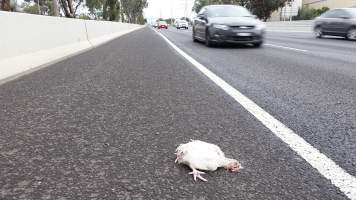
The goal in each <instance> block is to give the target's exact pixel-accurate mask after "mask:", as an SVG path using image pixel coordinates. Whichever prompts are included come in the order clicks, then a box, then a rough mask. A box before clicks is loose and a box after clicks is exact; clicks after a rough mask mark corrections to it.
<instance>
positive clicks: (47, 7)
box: [21, 0, 54, 15]
mask: <svg viewBox="0 0 356 200" xmlns="http://www.w3.org/2000/svg"><path fill="white" fill-rule="evenodd" d="M21 7H22V8H23V11H24V12H25V13H30V14H40V15H53V12H54V10H53V0H25V1H24V2H23V4H22V5H21Z"/></svg>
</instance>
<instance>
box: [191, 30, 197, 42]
mask: <svg viewBox="0 0 356 200" xmlns="http://www.w3.org/2000/svg"><path fill="white" fill-rule="evenodd" d="M192 38H193V42H198V40H197V38H195V31H194V29H193V31H192Z"/></svg>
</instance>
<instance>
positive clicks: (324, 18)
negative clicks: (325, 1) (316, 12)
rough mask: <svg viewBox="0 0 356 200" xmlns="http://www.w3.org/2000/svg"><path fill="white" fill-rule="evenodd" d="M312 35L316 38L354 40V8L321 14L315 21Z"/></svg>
mask: <svg viewBox="0 0 356 200" xmlns="http://www.w3.org/2000/svg"><path fill="white" fill-rule="evenodd" d="M314 33H315V36H316V37H318V38H321V37H323V35H332V36H341V37H346V38H347V39H349V40H356V8H339V9H334V10H330V11H328V12H326V13H324V14H322V15H321V16H320V17H317V18H316V19H315V22H314Z"/></svg>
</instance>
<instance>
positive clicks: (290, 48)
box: [264, 44, 308, 52]
mask: <svg viewBox="0 0 356 200" xmlns="http://www.w3.org/2000/svg"><path fill="white" fill-rule="evenodd" d="M264 45H265V46H269V47H275V48H280V49H288V50H292V51H299V52H308V50H305V49H297V48H293V47H286V46H280V45H275V44H264Z"/></svg>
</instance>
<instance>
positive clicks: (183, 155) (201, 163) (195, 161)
mask: <svg viewBox="0 0 356 200" xmlns="http://www.w3.org/2000/svg"><path fill="white" fill-rule="evenodd" d="M176 155H177V159H176V160H175V162H176V163H177V162H178V163H179V164H185V165H188V166H189V167H190V168H191V169H192V172H190V173H189V174H192V175H193V177H194V180H195V181H196V180H197V178H199V179H200V180H202V181H207V180H206V179H205V178H203V177H202V176H201V174H205V172H202V171H199V170H198V169H200V170H205V171H215V170H216V169H217V168H219V167H224V168H225V169H226V170H228V171H231V172H239V171H240V169H241V168H242V167H241V165H240V163H239V162H238V161H237V160H235V159H230V158H226V157H225V154H224V152H222V151H221V149H220V147H218V146H217V145H215V144H211V143H207V142H203V141H200V140H191V141H190V142H188V143H186V144H181V145H179V146H178V147H177V149H176Z"/></svg>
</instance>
